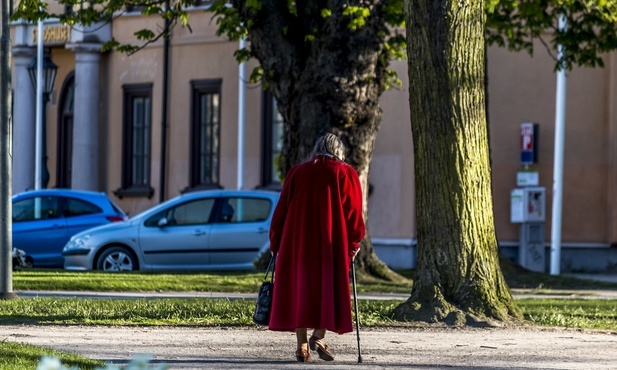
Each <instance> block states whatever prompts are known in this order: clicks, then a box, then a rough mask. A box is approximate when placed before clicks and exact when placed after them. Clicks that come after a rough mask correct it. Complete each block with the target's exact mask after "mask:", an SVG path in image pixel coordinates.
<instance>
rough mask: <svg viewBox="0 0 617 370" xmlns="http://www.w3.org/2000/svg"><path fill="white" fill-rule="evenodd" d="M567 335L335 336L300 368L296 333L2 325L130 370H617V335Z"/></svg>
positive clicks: (467, 331)
mask: <svg viewBox="0 0 617 370" xmlns="http://www.w3.org/2000/svg"><path fill="white" fill-rule="evenodd" d="M615 334H616V333H610V332H598V331H587V330H568V329H542V328H536V327H527V328H525V327H522V328H484V329H478V328H444V327H440V326H438V325H436V326H425V327H408V328H398V329H393V328H381V329H371V330H364V329H361V333H360V336H361V347H362V360H363V362H362V364H358V352H357V341H356V335H355V333H349V334H345V335H336V334H332V333H329V334H328V335H327V337H326V340H327V342H328V344H329V345H330V347H331V348H332V350H333V352H334V354H335V356H336V360H335V361H334V362H325V361H322V360H320V359H318V358H317V356H316V354H315V352H313V353H312V355H313V356H315V361H314V362H312V363H309V364H305V363H297V362H295V356H294V351H295V334H293V333H282V332H270V331H267V330H265V329H263V328H206V327H199V326H196V327H135V326H131V327H128V326H124V327H108V326H106V327H103V326H41V325H17V326H15V325H8V326H7V325H1V326H0V340H9V341H13V342H21V343H28V344H33V345H38V346H45V347H49V348H53V349H57V350H61V351H67V352H73V353H79V354H81V355H84V356H86V357H89V358H94V359H99V360H103V361H105V362H107V363H115V364H117V365H124V364H126V363H127V362H128V360H130V359H131V358H133V357H135V356H136V355H138V354H150V355H152V357H153V359H154V362H155V363H165V364H168V365H169V366H170V369H315V368H321V369H346V370H347V369H349V370H351V369H371V370H373V369H414V370H419V369H431V370H437V369H465V370H467V369H473V370H489V369H524V370H527V369H559V370H569V369H581V370H588V369H595V370H608V369H613V370H614V369H616V368H617V365H616V362H615V361H616V360H615V359H616V358H617V335H615Z"/></svg>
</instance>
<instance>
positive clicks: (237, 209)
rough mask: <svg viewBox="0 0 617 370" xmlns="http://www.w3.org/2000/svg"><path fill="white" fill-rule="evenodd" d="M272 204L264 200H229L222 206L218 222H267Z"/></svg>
mask: <svg viewBox="0 0 617 370" xmlns="http://www.w3.org/2000/svg"><path fill="white" fill-rule="evenodd" d="M271 208H272V202H271V201H270V200H269V199H263V198H227V199H225V200H224V201H223V204H222V205H221V210H220V211H219V215H218V220H217V221H218V222H259V221H266V220H267V219H268V215H269V214H270V209H271Z"/></svg>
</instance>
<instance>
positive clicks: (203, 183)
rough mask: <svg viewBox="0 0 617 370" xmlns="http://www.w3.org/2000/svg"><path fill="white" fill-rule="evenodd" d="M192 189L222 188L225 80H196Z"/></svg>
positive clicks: (192, 133)
mask: <svg viewBox="0 0 617 370" xmlns="http://www.w3.org/2000/svg"><path fill="white" fill-rule="evenodd" d="M191 89H192V114H191V173H190V186H189V188H190V189H192V190H195V189H207V188H220V187H221V186H220V185H219V171H220V136H221V80H205V81H192V82H191Z"/></svg>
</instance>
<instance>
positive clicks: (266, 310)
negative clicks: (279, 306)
mask: <svg viewBox="0 0 617 370" xmlns="http://www.w3.org/2000/svg"><path fill="white" fill-rule="evenodd" d="M275 261H276V256H273V257H272V258H270V263H269V264H268V269H267V270H266V276H264V281H263V283H261V286H260V287H259V293H257V304H256V305H255V312H253V322H254V323H255V324H257V325H266V326H267V325H268V324H269V323H270V310H271V308H272V292H273V291H274V266H275V265H276V262H275ZM270 273H272V275H270V280H269V281H268V274H270Z"/></svg>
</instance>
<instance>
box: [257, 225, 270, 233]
mask: <svg viewBox="0 0 617 370" xmlns="http://www.w3.org/2000/svg"><path fill="white" fill-rule="evenodd" d="M267 232H268V229H264V228H263V227H260V228H258V229H257V233H258V234H263V233H267Z"/></svg>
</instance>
